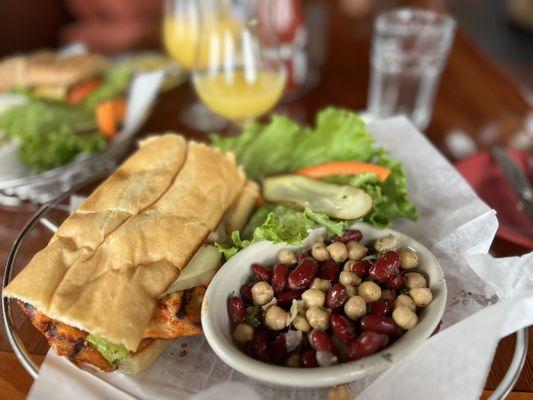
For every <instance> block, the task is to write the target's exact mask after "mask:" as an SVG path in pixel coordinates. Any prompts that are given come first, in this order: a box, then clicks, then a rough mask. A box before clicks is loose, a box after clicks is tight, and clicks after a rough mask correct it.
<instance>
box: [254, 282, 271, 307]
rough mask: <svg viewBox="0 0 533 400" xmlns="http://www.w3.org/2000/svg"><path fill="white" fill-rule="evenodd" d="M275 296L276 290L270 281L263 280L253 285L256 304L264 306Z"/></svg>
mask: <svg viewBox="0 0 533 400" xmlns="http://www.w3.org/2000/svg"><path fill="white" fill-rule="evenodd" d="M273 297H274V290H273V289H272V286H270V285H269V284H268V283H266V282H264V281H261V282H257V283H256V284H255V285H253V286H252V299H253V301H254V304H258V305H260V306H262V305H263V304H266V303H268V302H269V301H270V300H272V298H273Z"/></svg>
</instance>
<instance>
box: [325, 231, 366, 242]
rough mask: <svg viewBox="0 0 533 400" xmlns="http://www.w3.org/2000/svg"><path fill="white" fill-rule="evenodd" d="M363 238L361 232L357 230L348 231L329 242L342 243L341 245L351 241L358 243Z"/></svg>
mask: <svg viewBox="0 0 533 400" xmlns="http://www.w3.org/2000/svg"><path fill="white" fill-rule="evenodd" d="M362 238H363V234H362V233H361V231H359V230H357V229H348V230H347V231H346V232H344V235H342V236H339V235H335V236H333V237H332V238H331V239H330V240H331V241H332V242H342V243H348V242H351V241H353V240H355V241H356V242H358V241H360V240H361V239H362Z"/></svg>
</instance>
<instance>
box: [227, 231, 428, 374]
mask: <svg viewBox="0 0 533 400" xmlns="http://www.w3.org/2000/svg"><path fill="white" fill-rule="evenodd" d="M362 239H363V235H362V233H361V232H360V231H359V230H347V231H345V233H344V235H343V236H334V237H332V238H329V239H326V240H324V241H317V242H315V243H313V245H312V246H311V248H310V249H308V250H303V251H301V252H294V251H291V250H286V249H285V250H281V251H280V252H279V254H278V259H277V264H276V265H274V266H271V267H267V266H265V265H261V264H253V265H252V266H251V274H250V277H249V279H248V281H247V282H246V283H245V284H244V285H243V286H242V287H241V289H240V293H239V294H238V295H236V294H234V295H233V296H231V297H230V298H229V300H228V313H229V317H230V319H231V323H232V332H233V339H234V341H235V343H236V345H237V346H238V347H239V348H240V349H241V350H242V351H243V352H245V353H246V354H248V355H249V356H250V357H253V358H254V359H256V360H259V361H263V362H267V363H271V364H277V365H284V366H287V367H304V368H313V367H325V366H330V365H333V364H336V363H340V362H347V361H352V360H358V359H361V358H363V357H366V356H369V355H372V354H374V353H376V352H378V351H380V350H382V349H384V348H386V347H387V346H390V345H391V344H392V343H394V342H395V341H396V340H397V339H398V338H399V337H401V336H402V335H403V334H404V333H405V332H406V331H408V330H410V329H412V328H414V327H415V326H416V325H417V323H418V314H419V312H420V310H422V309H423V308H424V307H426V306H427V305H428V304H430V303H431V301H432V300H433V294H432V292H431V290H430V289H429V288H428V280H427V278H426V277H425V276H424V275H423V274H422V273H420V272H417V267H418V266H419V264H420V263H421V262H423V260H421V259H420V256H419V254H418V253H417V252H416V251H415V250H413V249H411V248H405V247H402V243H401V238H399V237H397V236H395V235H386V236H383V237H381V238H379V239H378V240H376V241H375V242H374V243H373V246H372V247H370V248H369V247H367V246H365V245H364V244H362V242H361V241H362Z"/></svg>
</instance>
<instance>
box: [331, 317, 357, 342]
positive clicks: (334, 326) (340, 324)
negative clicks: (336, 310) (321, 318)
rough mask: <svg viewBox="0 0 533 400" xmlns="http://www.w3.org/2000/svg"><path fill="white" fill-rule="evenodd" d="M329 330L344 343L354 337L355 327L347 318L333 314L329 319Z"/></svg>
mask: <svg viewBox="0 0 533 400" xmlns="http://www.w3.org/2000/svg"><path fill="white" fill-rule="evenodd" d="M329 323H330V325H331V330H332V331H333V333H334V334H335V336H337V337H338V338H339V339H340V340H342V341H343V342H344V343H347V344H349V343H351V342H352V341H353V339H354V337H355V327H354V326H353V323H352V321H350V320H349V319H348V318H346V317H344V316H342V315H339V314H333V315H332V316H331V318H330V320H329Z"/></svg>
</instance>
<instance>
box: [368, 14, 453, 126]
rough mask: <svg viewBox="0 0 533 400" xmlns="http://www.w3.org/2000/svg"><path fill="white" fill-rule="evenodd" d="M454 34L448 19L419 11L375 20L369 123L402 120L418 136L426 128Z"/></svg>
mask: <svg viewBox="0 0 533 400" xmlns="http://www.w3.org/2000/svg"><path fill="white" fill-rule="evenodd" d="M454 30H455V21H454V20H453V18H451V17H450V16H447V15H445V14H440V13H436V12H433V11H429V10H423V9H418V8H399V9H394V10H392V11H388V12H385V13H383V14H380V15H379V16H378V17H377V19H376V21H375V25H374V39H373V45H372V54H371V59H370V63H371V67H372V72H371V77H370V88H369V93H368V112H369V114H370V117H372V118H383V117H390V116H393V115H405V116H406V117H407V118H409V119H410V120H411V122H412V123H413V124H414V125H415V126H416V127H417V128H419V129H420V130H424V129H426V128H427V126H428V125H429V121H430V119H431V112H432V108H433V102H434V99H435V94H436V91H437V87H438V83H439V78H440V75H441V73H442V70H443V68H444V66H445V64H446V59H447V58H448V53H449V51H450V47H451V44H452V41H453V35H454Z"/></svg>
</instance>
